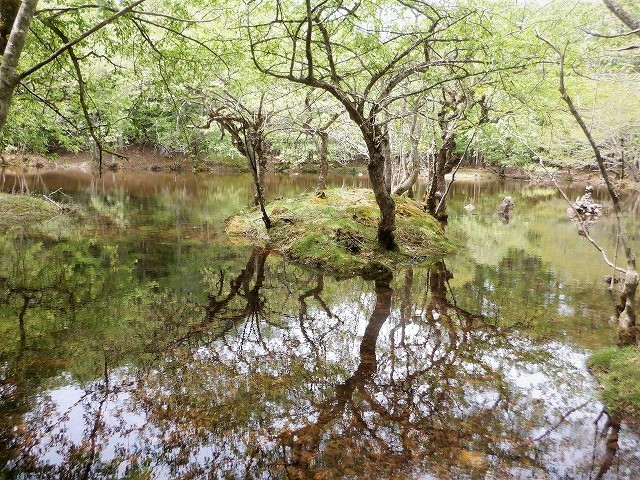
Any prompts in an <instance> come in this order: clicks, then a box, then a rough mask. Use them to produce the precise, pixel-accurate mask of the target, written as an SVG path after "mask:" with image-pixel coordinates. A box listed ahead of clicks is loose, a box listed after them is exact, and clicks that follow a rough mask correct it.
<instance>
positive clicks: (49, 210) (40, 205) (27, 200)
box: [0, 193, 60, 231]
mask: <svg viewBox="0 0 640 480" xmlns="http://www.w3.org/2000/svg"><path fill="white" fill-rule="evenodd" d="M59 214H60V209H59V208H58V207H56V206H55V205H53V204H51V203H49V202H47V201H46V200H44V199H41V198H37V197H32V196H29V195H16V194H9V193H0V231H6V230H8V229H9V228H11V227H14V226H25V225H30V224H34V223H38V222H42V221H44V220H48V219H50V218H53V217H55V216H56V215H59Z"/></svg>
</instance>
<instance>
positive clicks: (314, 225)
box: [227, 188, 453, 275]
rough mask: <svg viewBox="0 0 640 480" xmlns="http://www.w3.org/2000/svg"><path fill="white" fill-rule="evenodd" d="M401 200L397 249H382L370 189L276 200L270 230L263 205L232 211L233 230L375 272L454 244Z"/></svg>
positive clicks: (289, 252)
mask: <svg viewBox="0 0 640 480" xmlns="http://www.w3.org/2000/svg"><path fill="white" fill-rule="evenodd" d="M394 198H395V201H396V212H397V217H396V223H397V230H396V234H395V236H396V241H397V243H398V246H399V249H398V251H393V252H389V251H385V250H384V249H381V248H380V246H379V245H378V242H377V240H376V234H377V225H378V216H379V210H378V206H377V205H376V202H375V199H374V197H373V193H372V192H371V191H370V190H365V189H357V190H356V189H344V188H338V189H332V190H327V191H326V192H325V195H324V196H323V197H319V196H317V195H315V194H313V193H310V194H304V195H300V196H299V197H295V198H290V199H286V200H276V201H275V202H273V203H271V204H269V205H267V207H266V210H267V213H268V215H269V217H270V218H271V220H272V222H273V226H272V228H271V229H269V231H268V232H267V230H266V229H265V227H264V224H263V223H262V219H261V214H260V211H259V210H258V209H252V210H250V211H248V212H243V213H241V214H239V215H236V216H234V217H232V218H231V219H230V220H229V223H228V225H227V233H228V234H229V235H231V236H243V237H248V238H251V239H253V240H258V241H261V242H264V243H267V244H269V245H270V246H271V247H272V248H274V249H276V250H278V251H279V252H281V253H282V254H283V255H285V256H286V257H288V258H290V259H292V260H294V261H296V262H298V263H302V264H305V265H308V266H311V267H314V268H318V269H322V270H325V271H330V272H332V273H333V274H335V275H362V274H364V275H373V274H376V273H377V272H383V271H385V272H388V271H391V270H393V269H394V268H395V267H397V266H399V265H408V264H417V263H421V262H423V261H425V260H427V259H428V258H433V257H436V256H441V255H443V254H445V253H449V252H451V251H452V250H453V247H452V245H451V244H450V243H448V242H447V240H446V238H445V237H444V234H443V232H442V229H441V227H440V225H439V224H438V222H436V221H435V220H434V219H433V218H432V217H431V216H430V215H427V214H426V213H424V212H423V211H422V210H421V209H420V207H419V206H418V205H417V204H416V203H415V202H414V201H413V200H410V199H407V198H404V197H394Z"/></svg>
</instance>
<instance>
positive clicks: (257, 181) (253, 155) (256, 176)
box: [244, 131, 271, 230]
mask: <svg viewBox="0 0 640 480" xmlns="http://www.w3.org/2000/svg"><path fill="white" fill-rule="evenodd" d="M263 142H264V140H263V139H262V138H261V136H260V133H259V132H252V131H250V132H247V133H245V138H244V152H245V155H246V156H247V160H248V161H249V168H250V169H251V175H252V177H253V186H254V188H255V194H254V201H255V203H256V205H258V206H259V207H260V212H261V213H262V221H263V222H264V226H265V228H266V229H267V230H268V229H270V228H271V219H270V218H269V215H267V210H266V209H265V206H264V173H265V170H266V166H267V158H266V155H265V153H264V148H263V147H264V145H263Z"/></svg>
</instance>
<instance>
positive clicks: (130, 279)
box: [0, 172, 640, 479]
mask: <svg viewBox="0 0 640 480" xmlns="http://www.w3.org/2000/svg"><path fill="white" fill-rule="evenodd" d="M332 183H333V185H334V186H341V185H345V186H357V187H362V186H366V185H367V183H366V179H364V178H362V177H357V176H344V177H339V176H336V177H334V178H333V179H332ZM314 186H315V179H314V178H313V177H305V176H299V177H285V176H281V177H272V178H270V179H269V182H268V185H267V190H268V192H270V193H269V194H270V196H271V197H278V196H292V195H295V194H297V193H300V192H303V191H311V190H313V188H314ZM0 188H2V190H5V191H11V190H16V189H17V190H29V191H33V192H45V193H46V192H49V193H51V192H55V191H57V190H58V189H60V190H59V191H57V192H56V193H55V194H54V196H55V198H56V199H57V200H59V201H64V202H69V203H74V204H76V205H82V206H83V207H84V208H83V211H87V212H88V213H84V214H83V215H84V222H83V223H85V224H86V226H83V227H82V228H81V227H79V226H77V225H76V224H73V223H71V222H69V221H68V220H67V219H65V218H63V217H60V218H56V219H52V220H51V221H49V222H45V223H44V224H43V225H41V226H39V228H38V229H37V230H36V231H34V232H26V231H21V230H15V231H12V232H9V233H8V234H5V235H2V236H0V478H38V479H40V478H70V479H76V478H86V479H93V478H131V479H133V478H145V479H146V478H153V479H156V478H157V479H164V478H167V479H174V478H184V479H187V478H318V479H323V478H358V479H360V478H361V479H365V478H366V479H369V478H381V479H386V478H389V479H395V478H397V479H401V478H402V479H405V478H417V479H452V478H453V479H467V478H469V479H493V478H504V479H587V478H589V479H592V478H593V479H595V478H599V477H600V478H606V479H635V478H640V454H639V453H638V452H640V435H639V434H638V432H637V428H635V427H633V426H630V425H628V424H623V426H622V429H621V430H620V435H619V447H620V448H619V450H618V451H617V453H616V455H615V457H614V458H613V461H612V462H611V461H610V458H609V461H607V458H608V457H607V449H606V446H605V442H606V439H607V437H606V435H603V434H602V432H603V430H604V424H605V421H606V416H605V415H601V412H602V409H603V405H602V404H601V403H600V401H599V400H598V389H597V385H596V384H595V383H594V381H593V379H592V378H591V376H590V375H589V373H588V372H587V370H586V368H585V359H586V358H587V357H588V355H589V353H590V352H591V351H592V350H594V349H597V348H600V347H603V346H609V345H612V344H614V343H615V328H614V325H613V324H612V323H611V319H612V315H613V311H614V308H613V304H612V301H611V299H610V297H609V296H608V294H607V292H606V289H605V284H604V282H603V281H602V276H603V275H606V274H608V273H610V271H609V270H608V268H605V267H606V266H605V265H604V262H602V261H601V259H600V258H599V257H598V255H597V252H595V250H594V249H593V247H591V246H590V245H589V244H588V243H587V242H586V241H585V240H584V239H582V238H581V237H579V236H578V235H577V233H576V229H575V226H574V225H573V224H572V223H571V222H570V221H569V220H568V219H567V218H566V215H565V210H566V208H567V206H566V205H565V204H564V203H563V201H562V200H561V199H560V198H559V196H558V195H557V194H556V192H555V191H554V190H552V189H548V188H540V187H533V186H526V185H525V184H516V183H511V184H509V183H502V184H501V183H497V182H475V183H465V182H460V183H458V184H457V185H456V186H454V188H453V189H452V198H451V202H450V206H449V211H450V220H449V224H448V225H447V227H446V232H447V235H448V236H449V237H450V238H451V239H453V240H455V242H456V243H457V244H459V246H460V248H459V250H458V253H456V254H455V255H452V256H450V257H448V258H445V259H442V260H438V261H434V262H433V263H432V264H430V265H425V266H423V267H420V268H406V269H402V270H400V271H398V272H395V274H394V275H393V277H390V278H379V279H376V280H375V281H373V280H364V279H362V278H352V279H347V280H345V279H342V280H336V279H334V278H332V277H331V275H330V274H328V273H319V272H314V271H310V270H308V269H305V268H301V267H299V266H296V265H294V264H291V263H288V262H287V261H285V260H283V259H282V258H281V257H279V256H278V255H277V254H275V253H272V252H269V251H268V250H264V249H260V248H252V247H250V246H246V245H238V244H237V243H235V242H232V241H230V240H229V239H228V238H227V237H226V236H225V235H224V232H223V229H224V220H225V218H227V217H228V216H229V215H231V214H233V213H235V212H237V211H238V210H240V209H242V208H245V207H246V206H247V205H248V204H249V202H250V200H251V197H252V194H251V187H250V180H249V178H248V176H233V175H228V176H216V175H204V174H197V175H196V174H180V175H169V174H161V173H156V174H148V173H143V174H140V173H126V172H125V173H118V174H107V175H105V176H104V177H103V178H97V177H94V176H92V175H90V174H86V173H80V172H48V173H43V174H41V175H20V176H15V175H12V174H9V173H7V172H5V173H4V174H2V175H0ZM581 193H582V189H581V188H580V187H575V188H572V189H570V190H569V196H570V197H573V198H575V197H577V196H578V195H580V194H581ZM601 193H602V192H596V195H595V196H596V199H600V200H601V201H603V203H606V202H604V195H602V194H601ZM505 195H511V196H512V197H513V198H514V202H515V205H516V207H515V210H514V212H513V214H512V217H511V219H510V221H509V223H507V224H505V223H503V222H501V221H500V220H499V218H498V216H497V215H496V212H497V207H498V205H499V203H500V201H501V200H502V199H503V198H504V196H505ZM625 202H626V203H625V205H626V209H627V210H628V212H629V215H628V222H629V229H630V231H631V232H632V233H633V234H634V236H633V241H634V243H635V248H636V251H640V248H638V247H640V243H639V241H638V238H637V232H638V225H637V224H636V220H635V218H636V213H637V198H636V197H629V198H626V199H625ZM469 203H471V204H473V205H474V206H475V207H476V208H475V210H474V211H473V212H472V213H468V212H466V211H465V210H464V208H463V207H464V205H467V204H469ZM591 233H592V235H593V236H594V237H596V238H597V239H598V240H599V241H600V242H602V243H603V244H604V245H606V246H607V248H608V249H609V251H610V252H612V254H611V255H612V256H613V252H614V251H615V230H614V225H613V222H612V221H611V218H609V217H606V216H605V218H603V219H602V220H601V221H599V222H598V223H597V224H595V225H593V226H592V227H591ZM609 453H610V452H609Z"/></svg>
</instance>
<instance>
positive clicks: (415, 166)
mask: <svg viewBox="0 0 640 480" xmlns="http://www.w3.org/2000/svg"><path fill="white" fill-rule="evenodd" d="M420 130H421V129H420V124H419V122H418V115H417V114H414V115H413V121H412V122H411V130H410V131H409V137H410V141H411V150H410V155H409V159H410V160H411V170H409V169H408V168H407V167H408V166H407V165H406V163H408V162H405V165H404V169H403V170H404V172H405V178H404V179H403V180H402V181H400V182H399V183H398V184H397V185H396V186H395V187H394V188H393V191H392V193H393V194H394V195H402V194H403V193H405V192H409V197H410V198H413V195H412V188H413V186H414V185H415V183H416V182H417V181H418V176H419V175H420V152H419V142H420Z"/></svg>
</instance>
